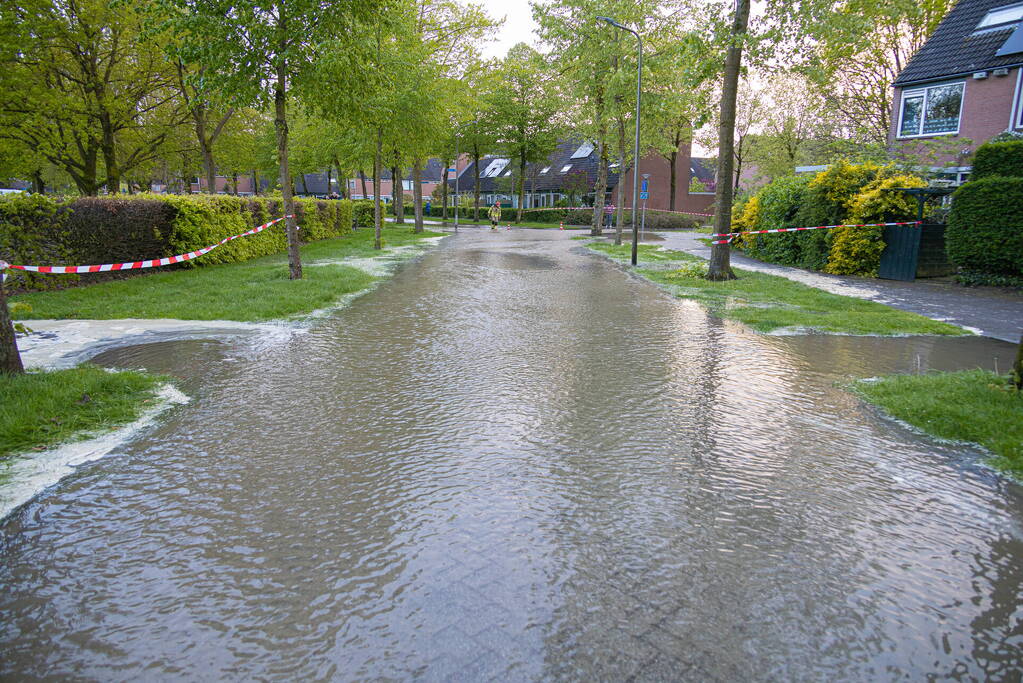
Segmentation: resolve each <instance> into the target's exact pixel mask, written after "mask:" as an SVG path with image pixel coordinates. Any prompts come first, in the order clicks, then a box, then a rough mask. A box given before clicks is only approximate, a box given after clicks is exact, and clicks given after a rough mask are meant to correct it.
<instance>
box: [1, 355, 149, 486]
mask: <svg viewBox="0 0 1023 683" xmlns="http://www.w3.org/2000/svg"><path fill="white" fill-rule="evenodd" d="M166 381H167V378H166V377H163V376H161V375H151V374H147V373H142V372H107V371H106V370H103V369H102V368H99V367H96V366H91V365H82V366H79V367H77V368H72V369H70V370H52V371H47V372H30V373H26V374H24V375H14V376H12V375H0V460H2V458H3V457H5V456H8V455H11V454H12V453H21V452H25V451H30V450H43V449H44V448H47V447H50V446H55V445H57V444H59V443H62V442H65V441H68V440H72V439H75V438H85V437H86V436H88V435H90V434H92V433H94V432H96V431H98V430H102V429H112V428H116V427H120V426H122V425H126V424H128V423H130V422H134V421H135V420H136V419H138V417H139V416H140V415H141V414H142V412H143V411H144V410H145V409H146V408H147V407H149V405H151V404H152V402H153V401H154V399H155V396H156V392H157V389H158V388H159V386H160V385H161V384H163V383H165V382H166ZM0 478H2V472H0Z"/></svg>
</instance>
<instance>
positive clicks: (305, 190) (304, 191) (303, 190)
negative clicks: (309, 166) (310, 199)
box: [298, 173, 309, 195]
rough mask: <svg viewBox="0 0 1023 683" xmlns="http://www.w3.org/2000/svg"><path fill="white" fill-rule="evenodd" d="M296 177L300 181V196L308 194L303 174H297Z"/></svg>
mask: <svg viewBox="0 0 1023 683" xmlns="http://www.w3.org/2000/svg"><path fill="white" fill-rule="evenodd" d="M298 177H299V178H301V179H302V194H304V195H307V194H309V186H308V185H306V184H305V173H299V174H298Z"/></svg>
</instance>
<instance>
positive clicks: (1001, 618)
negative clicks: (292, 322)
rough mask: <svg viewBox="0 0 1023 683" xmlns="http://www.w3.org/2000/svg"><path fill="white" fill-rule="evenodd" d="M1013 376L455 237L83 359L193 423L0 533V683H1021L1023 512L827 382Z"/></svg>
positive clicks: (996, 351) (486, 234)
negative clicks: (215, 325)
mask: <svg viewBox="0 0 1023 683" xmlns="http://www.w3.org/2000/svg"><path fill="white" fill-rule="evenodd" d="M1012 352H1013V349H1012V347H1011V346H1010V345H1008V344H1004V343H1001V342H994V341H991V340H985V339H979V338H972V339H938V338H930V337H927V338H907V339H882V338H847V337H837V336H808V337H771V336H759V335H755V334H752V333H750V332H749V331H748V330H746V329H744V328H743V327H742V326H740V325H738V324H732V323H728V322H722V321H721V320H719V319H716V318H714V317H712V316H710V315H708V314H707V313H706V312H705V311H704V309H702V308H701V307H700V306H699V305H697V304H695V303H691V302H685V301H676V300H673V299H671V298H670V297H668V296H666V295H665V294H663V293H661V292H660V291H659V290H658V289H656V288H655V287H653V286H652V285H650V284H649V283H645V282H643V281H641V280H638V279H636V278H632V277H629V276H628V275H626V274H625V273H624V272H623V271H621V270H620V269H618V268H617V267H615V266H614V265H612V264H610V263H608V262H606V261H604V260H602V259H601V258H600V257H598V256H596V255H593V254H591V253H588V252H587V251H586V250H585V248H583V247H581V246H580V245H579V243H578V242H573V241H570V240H569V239H568V238H567V236H565V235H564V234H560V235H559V234H557V233H556V232H550V231H544V232H540V231H511V232H504V231H502V232H500V233H496V234H492V233H490V231H481V232H477V231H463V232H462V233H461V234H460V235H458V236H455V237H452V238H450V239H448V240H447V241H445V242H444V243H442V245H441V247H440V248H439V249H438V250H436V251H434V252H432V253H430V254H428V255H427V256H425V257H424V258H422V259H421V260H419V261H417V262H414V263H409V264H407V265H405V266H404V267H403V268H402V269H401V270H400V271H399V273H398V274H397V276H396V277H395V278H394V279H393V280H391V281H389V282H387V283H385V284H383V285H382V286H380V287H379V288H378V289H376V290H374V291H373V292H371V293H370V294H368V295H366V296H364V297H362V298H360V299H357V300H356V301H355V302H354V303H353V304H352V305H351V306H350V307H348V308H347V309H345V310H342V311H339V312H338V313H337V314H336V315H334V316H333V317H330V318H328V319H325V320H323V321H321V322H319V323H317V325H315V326H314V327H313V328H312V329H311V330H310V331H308V332H307V333H305V334H300V335H296V336H292V337H287V338H283V339H282V340H276V341H274V342H273V343H269V344H268V343H266V342H265V340H260V339H256V338H253V337H246V336H238V337H235V338H231V339H228V340H226V341H225V340H220V341H203V340H177V341H165V342H157V343H147V344H145V345H140V346H134V347H128V348H123V349H119V350H112V351H110V350H108V351H105V352H104V353H103V354H102V356H101V357H100V358H99V359H98V360H99V361H100V362H102V363H104V364H107V365H110V366H118V367H145V368H150V369H152V370H157V371H164V372H171V373H173V374H175V375H177V376H178V377H180V378H182V379H181V382H180V386H181V388H182V389H183V390H185V391H186V392H187V393H189V394H190V395H191V396H193V401H192V402H191V403H190V404H188V405H184V406H180V407H177V408H174V409H173V410H172V412H170V413H168V414H167V415H166V416H165V417H164V418H163V419H162V421H161V423H160V426H158V427H157V428H155V429H153V430H151V431H150V432H149V433H148V434H146V435H144V436H142V437H140V438H138V439H136V440H135V441H134V442H132V443H130V444H129V445H128V446H126V447H124V448H122V449H120V450H118V451H116V452H115V453H114V454H112V455H111V456H109V457H107V458H105V459H103V460H100V461H97V462H94V463H90V464H88V465H87V466H83V467H81V468H80V469H79V470H78V471H77V472H76V473H75V474H74V475H73V476H71V477H68V478H66V479H64V480H63V481H62V482H61V483H60V484H58V485H56V486H54V487H52V488H51V489H49V490H47V491H46V492H45V493H43V494H42V495H40V496H38V497H37V498H36V499H35V500H33V501H32V502H30V503H28V504H26V505H24V506H23V507H22V508H20V509H19V510H18V511H17V512H15V513H14V514H13V515H12V516H11V517H9V518H8V519H7V520H5V521H4V522H3V523H2V526H0V532H2V535H0V586H2V592H0V617H2V619H0V675H2V676H3V677H4V678H8V679H12V680H24V679H51V680H58V679H68V678H71V679H104V680H106V679H146V680H148V679H167V678H185V679H200V680H202V679H206V680H220V679H232V680H241V679H276V680H306V679H318V680H322V679H339V680H364V679H382V678H387V679H408V678H421V679H438V680H439V679H443V680H481V679H499V680H549V679H561V680H593V679H602V680H621V679H629V678H630V677H635V678H636V679H639V680H671V679H687V680H723V681H735V680H750V679H755V680H779V679H781V680H790V679H795V680H809V679H812V680H822V679H842V680H891V679H896V678H903V677H909V678H911V679H922V678H925V677H939V678H940V677H946V676H951V677H957V678H962V679H984V678H988V679H997V680H1018V679H1019V676H1020V672H1021V670H1023V669H1021V667H1023V663H1021V662H1023V659H1021V652H1023V607H1021V598H1020V596H1021V589H1023V586H1021V584H1023V525H1021V522H1023V495H1021V489H1020V487H1019V486H1017V485H1015V484H1012V483H1010V482H1008V481H1006V480H1004V479H1002V478H999V477H997V476H995V475H993V474H992V473H990V472H989V471H988V470H986V469H985V468H983V467H981V466H979V465H977V464H976V462H977V457H978V453H976V452H974V451H973V450H971V449H970V448H968V447H964V446H957V445H950V444H941V443H938V442H936V441H934V440H931V439H929V438H926V437H923V436H919V435H917V434H915V433H913V432H912V431H910V430H909V429H907V428H905V427H903V426H901V425H899V424H897V423H895V422H892V421H890V420H887V419H883V418H881V417H879V416H878V415H877V414H876V413H875V411H874V410H873V409H871V408H870V407H868V406H865V405H864V404H862V403H861V402H860V401H858V400H857V399H856V398H854V397H853V396H852V395H850V394H849V393H847V392H845V391H844V390H843V389H842V388H841V387H840V386H839V385H840V383H841V382H843V381H846V380H847V379H849V378H853V377H867V376H872V375H876V374H881V373H888V372H911V371H916V370H917V369H918V368H919V369H922V370H926V369H929V368H938V369H951V368H960V367H973V366H977V365H980V366H985V367H991V366H992V365H993V363H994V358H995V357H998V358H999V361H998V362H999V363H1000V364H1001V367H1003V368H1004V367H1006V364H1007V363H1008V362H1009V359H1010V358H1011V354H1012Z"/></svg>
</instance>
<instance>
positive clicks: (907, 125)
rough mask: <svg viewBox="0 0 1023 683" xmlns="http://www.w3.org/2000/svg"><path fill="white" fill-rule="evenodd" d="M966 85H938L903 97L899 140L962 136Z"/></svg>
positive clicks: (908, 91)
mask: <svg viewBox="0 0 1023 683" xmlns="http://www.w3.org/2000/svg"><path fill="white" fill-rule="evenodd" d="M964 87H965V83H952V84H950V85H935V86H932V87H930V88H922V89H920V90H907V91H904V92H903V93H902V112H901V116H900V117H899V137H902V138H905V137H915V136H920V135H944V134H947V133H958V132H959V115H960V113H961V112H962V108H963V88H964Z"/></svg>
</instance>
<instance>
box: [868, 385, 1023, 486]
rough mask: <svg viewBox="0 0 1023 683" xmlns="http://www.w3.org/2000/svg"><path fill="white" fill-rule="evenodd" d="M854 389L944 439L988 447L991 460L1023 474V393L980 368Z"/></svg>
mask: <svg viewBox="0 0 1023 683" xmlns="http://www.w3.org/2000/svg"><path fill="white" fill-rule="evenodd" d="M852 388H853V390H854V391H855V392H856V393H858V394H859V395H860V396H862V397H863V398H865V399H866V400H868V401H870V402H871V403H873V404H875V405H877V406H880V407H881V408H882V409H884V410H885V411H886V412H888V413H889V414H891V415H892V416H894V417H896V418H898V419H900V420H903V421H904V422H907V423H909V424H911V425H913V426H914V427H917V428H918V429H920V430H922V431H925V432H927V433H928V434H932V435H934V436H937V437H939V438H942V439H951V440H954V441H968V442H971V443H976V444H980V445H981V446H983V447H984V448H986V449H988V450H989V451H991V453H993V454H994V457H993V458H992V459H991V464H992V465H993V466H995V467H997V468H998V469H1000V470H1002V471H1004V472H1009V473H1011V474H1013V475H1015V476H1016V477H1023V394H1021V393H1020V392H1017V391H1014V390H1012V389H1011V388H1010V384H1009V379H1008V377H1006V376H998V375H995V374H994V373H993V372H987V371H984V370H967V371H963V372H943V373H932V374H926V375H891V376H888V377H882V378H880V379H878V380H862V381H860V382H856V383H855V384H854V385H853V387H852Z"/></svg>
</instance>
